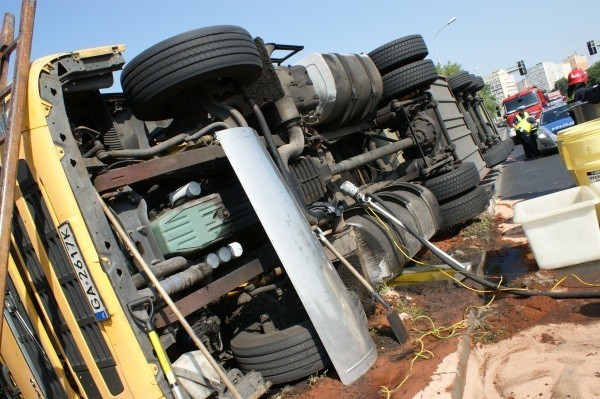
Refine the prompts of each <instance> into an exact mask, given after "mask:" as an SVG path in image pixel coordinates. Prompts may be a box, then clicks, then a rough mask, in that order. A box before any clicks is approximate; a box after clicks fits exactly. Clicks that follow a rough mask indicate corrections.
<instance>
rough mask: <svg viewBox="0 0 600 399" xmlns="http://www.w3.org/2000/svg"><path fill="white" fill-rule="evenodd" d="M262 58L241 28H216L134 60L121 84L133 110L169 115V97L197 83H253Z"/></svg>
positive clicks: (145, 115)
mask: <svg viewBox="0 0 600 399" xmlns="http://www.w3.org/2000/svg"><path fill="white" fill-rule="evenodd" d="M261 73H262V61H261V58H260V55H259V53H258V49H257V48H256V45H255V44H254V41H253V40H252V37H251V36H250V34H249V33H248V32H247V31H246V30H245V29H243V28H240V27H237V26H228V25H220V26H212V27H208V28H201V29H196V30H193V31H190V32H186V33H182V34H180V35H177V36H174V37H172V38H170V39H167V40H164V41H162V42H160V43H158V44H155V45H154V46H152V47H150V48H149V49H147V50H146V51H144V52H142V53H141V54H139V55H138V56H136V57H135V58H134V59H132V60H131V61H130V62H129V63H128V64H127V65H126V66H125V68H124V69H123V73H122V75H121V85H122V87H123V92H124V93H125V95H126V96H127V100H128V102H129V106H130V107H131V110H132V112H133V113H134V115H135V116H137V117H138V118H139V119H141V120H163V119H169V118H171V117H173V115H174V114H176V112H177V109H176V107H174V106H172V105H171V101H170V100H171V99H173V98H175V97H176V96H178V95H180V94H181V93H182V92H183V91H185V90H187V89H189V88H191V87H193V86H195V85H197V84H198V83H201V82H205V81H207V80H211V79H216V78H223V77H228V78H233V79H235V80H237V81H238V82H240V83H250V82H252V81H254V80H256V79H257V78H258V77H259V76H260V74H261Z"/></svg>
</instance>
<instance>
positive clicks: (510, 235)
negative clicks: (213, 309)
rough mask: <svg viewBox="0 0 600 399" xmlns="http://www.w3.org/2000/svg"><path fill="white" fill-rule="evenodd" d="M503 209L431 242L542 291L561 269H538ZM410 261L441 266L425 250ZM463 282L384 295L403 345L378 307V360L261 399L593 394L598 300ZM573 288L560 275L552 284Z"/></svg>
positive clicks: (599, 383) (599, 373)
mask: <svg viewBox="0 0 600 399" xmlns="http://www.w3.org/2000/svg"><path fill="white" fill-rule="evenodd" d="M512 206H513V203H511V202H503V201H500V202H497V203H496V205H495V208H494V209H495V214H494V215H493V216H490V215H484V216H483V217H482V218H481V220H480V221H476V222H475V223H473V224H471V225H470V226H466V227H463V228H462V229H461V230H460V231H454V232H452V234H448V235H446V236H440V237H434V240H433V242H434V244H436V245H437V246H438V247H440V248H441V249H443V250H445V251H446V252H448V253H449V254H451V255H453V256H454V257H455V258H457V259H458V260H460V261H461V262H463V261H471V262H472V263H473V264H474V266H477V263H479V266H480V267H483V268H484V270H485V271H486V274H488V275H489V276H491V278H492V279H493V278H494V275H496V274H497V275H499V274H500V273H501V274H502V275H503V276H505V279H504V280H503V281H502V283H503V284H504V285H507V284H508V285H509V286H511V287H527V288H530V289H531V288H532V289H539V290H549V289H551V288H552V287H553V286H554V285H555V284H556V283H557V282H558V281H559V280H560V279H561V278H563V275H565V273H564V272H563V273H557V272H556V271H549V270H538V268H537V266H536V263H535V259H534V257H533V255H532V253H531V250H530V247H529V245H528V244H527V240H526V238H525V236H524V234H523V230H522V229H521V227H520V226H516V225H514V224H512V223H511V220H512ZM483 254H485V256H483ZM418 257H420V258H421V259H422V260H423V261H424V262H426V263H430V264H439V263H441V262H440V261H439V260H437V259H436V258H435V257H434V256H433V255H432V254H430V253H429V252H426V251H425V252H423V253H421V254H418ZM511 273H512V274H511ZM596 275H597V273H596ZM507 276H508V277H507ZM507 278H508V279H510V280H507ZM586 278H587V277H586ZM469 281H470V280H464V282H463V283H462V284H465V285H467V286H468V287H470V288H471V289H472V290H468V289H466V288H464V287H462V286H461V284H459V283H457V282H454V281H451V280H442V281H436V282H434V283H427V284H418V285H410V286H397V287H395V288H394V289H393V290H389V292H384V294H385V296H386V297H387V298H388V299H389V300H390V301H391V302H394V303H395V304H396V305H397V307H398V309H399V311H400V312H401V316H402V317H403V319H404V322H405V325H406V327H407V328H408V329H409V330H410V339H409V341H408V342H406V343H404V344H403V345H400V344H399V343H397V342H396V341H395V339H394V337H393V334H392V332H391V330H390V329H389V325H388V323H387V319H386V318H385V312H384V311H383V309H382V308H379V309H378V311H377V312H376V314H375V315H373V316H372V317H370V320H369V321H370V327H371V332H372V337H373V339H374V341H375V343H376V344H377V347H378V352H379V356H378V359H377V362H376V364H375V365H374V366H373V367H372V368H371V370H370V371H369V372H368V373H367V374H365V375H364V376H363V377H362V378H360V379H359V380H358V381H356V382H355V383H353V384H351V385H349V386H344V385H342V384H341V383H340V381H339V379H338V378H337V375H336V373H335V371H333V370H328V371H326V372H324V373H320V374H318V375H314V376H311V377H309V378H308V379H306V380H304V381H301V382H298V383H296V384H294V385H288V386H285V387H278V388H277V389H274V390H273V391H272V392H271V393H270V395H269V396H268V397H269V399H288V398H295V399H318V398H343V399H371V398H388V399H399V398H422V399H429V398H460V397H464V398H474V399H475V398H477V399H482V398H490V399H491V398H512V399H520V398H534V397H535V398H537V397H540V398H556V399H558V398H593V397H600V345H598V344H597V335H598V332H599V331H600V300H598V299H565V300H555V299H551V298H549V297H545V296H536V297H520V296H515V295H509V294H498V295H496V296H492V295H491V294H489V293H482V292H476V289H481V288H482V287H480V286H478V285H477V284H476V283H470V282H469ZM496 281H498V280H496ZM587 282H588V283H600V277H597V278H596V279H595V281H589V279H588V281H587ZM582 288H585V287H584V285H583V284H582V283H581V282H579V281H578V280H576V279H575V278H573V277H568V278H567V279H566V280H565V281H564V282H562V283H561V284H560V286H559V287H558V288H556V289H557V290H581V289H582ZM474 289H475V290H474ZM588 289H589V288H588ZM469 314H470V316H469ZM465 345H466V346H467V348H466V349H467V350H466V351H465V348H464V346H465ZM457 370H462V371H461V372H460V373H459V374H457Z"/></svg>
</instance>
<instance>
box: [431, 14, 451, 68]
mask: <svg viewBox="0 0 600 399" xmlns="http://www.w3.org/2000/svg"><path fill="white" fill-rule="evenodd" d="M454 21H456V17H452V18H450V20H448V22H446V25H444V26H442V27H441V28H440V30H438V31H437V33H436V34H435V36H434V37H433V50H435V57H436V58H437V63H438V64H439V65H440V66H442V63H441V62H440V56H439V55H438V52H437V48H436V47H435V39H437V37H438V35H439V34H440V32H441V31H442V30H444V28H445V27H446V26H448V25H450V24H451V23H452V22H454Z"/></svg>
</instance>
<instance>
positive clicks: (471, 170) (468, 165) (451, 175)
mask: <svg viewBox="0 0 600 399" xmlns="http://www.w3.org/2000/svg"><path fill="white" fill-rule="evenodd" d="M480 181H481V179H480V177H479V171H478V170H477V166H475V164H474V163H473V162H463V163H460V164H459V165H458V167H457V168H456V169H454V170H452V171H450V172H447V173H444V174H442V175H439V176H436V177H433V178H431V179H429V180H426V181H425V183H424V184H423V185H424V186H425V187H426V188H428V189H429V190H430V191H431V192H432V193H433V194H434V195H435V197H436V198H437V200H438V201H439V202H443V201H446V200H448V199H450V198H454V197H456V196H458V195H460V194H462V193H464V192H466V191H469V190H470V189H472V188H473V187H475V186H476V185H478V184H479V182H480Z"/></svg>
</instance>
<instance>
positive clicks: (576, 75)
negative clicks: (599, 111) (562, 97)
mask: <svg viewBox="0 0 600 399" xmlns="http://www.w3.org/2000/svg"><path fill="white" fill-rule="evenodd" d="M567 80H568V84H569V87H568V88H567V102H569V103H571V102H574V101H581V102H589V103H591V104H598V103H600V86H598V85H595V86H592V87H587V86H586V83H587V80H588V76H587V73H585V71H584V70H582V69H579V68H575V69H573V70H572V71H571V73H569V77H568V78H567Z"/></svg>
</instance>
